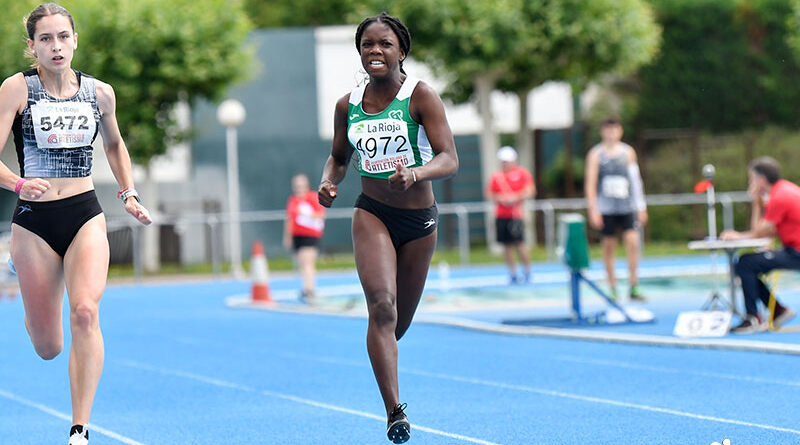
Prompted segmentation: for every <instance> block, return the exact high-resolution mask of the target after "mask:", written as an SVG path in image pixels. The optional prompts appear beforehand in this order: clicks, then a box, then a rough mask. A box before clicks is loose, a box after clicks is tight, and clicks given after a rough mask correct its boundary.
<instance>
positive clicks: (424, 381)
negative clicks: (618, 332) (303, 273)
mask: <svg viewBox="0 0 800 445" xmlns="http://www.w3.org/2000/svg"><path fill="white" fill-rule="evenodd" d="M434 271H435V269H434ZM501 272H502V269H499V268H495V269H493V270H492V273H497V274H499V273H501ZM454 273H456V274H457V270H454ZM465 273H469V274H472V273H473V272H472V271H469V272H465ZM487 273H488V272H487ZM326 280H331V281H336V282H341V281H348V280H349V281H352V280H353V276H352V274H343V275H336V276H334V275H330V276H326V277H323V278H322V279H321V282H322V284H323V285H324V284H325V283H326ZM296 283H297V281H296V280H294V279H290V278H285V279H277V280H273V287H274V288H277V289H280V288H281V287H283V288H287V289H288V288H289V287H291V286H294V285H296ZM533 288H534V290H535V288H536V286H535V285H534V286H533ZM247 292H248V284H247V283H245V282H237V281H216V282H200V283H197V282H195V283H178V284H159V285H144V286H110V287H109V288H108V290H107V292H106V294H105V296H104V299H103V302H102V305H101V326H102V329H103V333H104V337H105V344H106V364H105V370H104V374H103V377H102V379H101V382H100V387H99V389H98V393H97V397H96V402H95V407H94V411H93V416H92V423H93V427H92V429H91V435H92V436H91V437H92V440H91V444H92V445H105V444H109V445H110V444H120V443H125V444H131V445H137V444H144V445H185V444H198V445H201V444H209V445H212V444H213V445H217V444H226V445H229V444H303V445H304V444H347V445H353V444H384V443H389V442H388V441H387V440H386V436H385V425H386V422H385V416H384V413H383V407H382V403H381V400H380V396H379V393H378V390H377V386H376V384H375V382H374V379H373V376H372V371H371V368H370V365H369V360H368V357H367V353H366V347H365V340H364V337H365V332H366V320H364V319H363V318H358V317H336V316H325V315H313V314H295V313H281V312H272V311H258V310H244V309H231V308H228V307H226V306H225V304H224V300H225V298H226V297H227V296H230V295H235V294H242V293H247ZM704 298H705V295H704V294H700V295H697V296H696V305H697V306H699V305H700V304H701V303H702V300H703V299H704ZM565 305H566V299H565ZM684 309H696V307H690V308H684ZM473 312H474V311H473ZM65 315H66V314H65ZM67 319H68V318H67V317H66V316H65V320H67ZM0 326H2V328H0V333H2V334H1V335H0V351H2V355H0V437H2V438H0V443H2V444H14V445H22V444H37V445H38V444H66V442H67V432H68V430H69V427H70V424H71V422H70V417H69V414H70V410H71V408H70V398H69V385H68V381H67V352H64V353H62V355H61V356H59V357H58V358H56V359H55V360H53V361H50V362H45V361H43V360H41V359H39V358H38V357H37V356H36V354H35V353H34V351H33V348H32V346H31V345H30V342H29V340H28V338H27V334H26V333H25V328H24V325H23V310H22V304H21V302H20V301H19V299H17V300H15V301H9V300H7V299H6V300H2V301H0ZM653 326H654V328H653V329H656V330H661V331H666V332H661V333H662V334H666V335H668V331H669V329H664V328H663V327H658V326H657V325H653ZM66 334H67V335H66V336H67V338H66V342H67V346H66V347H65V351H68V344H69V343H68V342H69V336H68V329H66ZM781 335H783V334H760V335H758V336H757V337H758V339H759V340H764V341H767V340H773V337H774V338H775V339H777V337H780V336H781ZM787 335H791V334H787ZM783 338H784V340H782V341H786V340H785V339H786V338H792V337H783ZM794 338H796V337H794ZM799 369H800V356H793V355H780V354H764V353H757V352H735V351H724V350H705V349H681V348H671V347H654V346H633V345H622V344H613V343H602V342H588V341H580V340H559V339H552V338H542V337H521V336H520V337H518V336H510V335H500V334H492V333H484V332H477V331H471V330H466V329H459V328H453V327H446V326H436V325H430V324H425V323H416V324H414V325H412V327H411V329H410V331H409V332H408V334H407V336H406V337H405V338H404V339H403V340H402V341H401V342H400V385H401V386H400V389H401V399H402V401H403V402H407V403H408V408H407V413H408V415H409V419H410V420H411V422H412V424H413V426H412V436H411V441H410V442H409V443H412V444H425V445H435V444H486V445H489V444H503V445H512V444H513V445H531V444H546V445H551V444H581V445H590V444H598V445H600V444H602V445H607V444H648V445H652V444H669V445H674V444H683V445H692V444H697V445H708V444H710V443H711V442H714V441H718V442H721V441H722V440H723V439H725V438H729V439H730V440H731V444H732V445H744V444H797V443H800V409H798V400H800V372H798V370H799Z"/></svg>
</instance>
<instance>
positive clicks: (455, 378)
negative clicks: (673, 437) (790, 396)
mask: <svg viewBox="0 0 800 445" xmlns="http://www.w3.org/2000/svg"><path fill="white" fill-rule="evenodd" d="M282 355H285V356H290V357H294V358H298V359H304V360H312V361H317V362H320V363H330V364H336V365H342V366H351V367H365V366H366V365H364V364H361V363H357V362H355V361H352V360H343V359H337V358H334V357H319V358H317V357H312V356H304V355H301V354H293V353H289V354H282ZM561 357H568V356H561ZM398 372H402V373H406V374H413V375H417V376H421V377H430V378H436V379H442V380H450V381H454V382H460V383H471V384H475V385H482V386H491V387H494V388H501V389H511V390H516V391H524V392H531V393H535V394H541V395H547V396H553V397H561V398H567V399H573V400H580V401H584V402H593V403H602V404H606V405H614V406H620V407H625V408H633V409H639V410H643V411H651V412H657V413H662V414H671V415H674V416H680V417H688V418H691V419H698V420H709V421H712V422H720V423H727V424H732V425H741V426H748V427H753V428H760V429H765V430H770V431H780V432H784V433H792V434H800V430H793V429H790V428H783V427H779V426H772V425H764V424H758V423H752V422H743V421H740V420H735V419H725V418H722V417H714V416H707V415H704V414H694V413H689V412H685V411H678V410H674V409H669V408H659V407H655V406H649V405H642V404H638V403H629V402H621V401H618V400H611V399H603V398H599V397H590V396H582V395H578V394H570V393H565V392H560V391H553V390H549V389H540V388H534V387H531V386H526V385H513V384H509V383H503V382H495V381H491V380H483V379H476V378H470V377H459V376H453V375H449V374H441V373H434V372H427V371H418V370H413V369H406V368H399V369H398ZM707 374H708V375H709V376H713V377H720V376H723V375H722V374H720V375H717V374H715V373H707ZM741 379H742V380H751V379H752V380H756V381H757V380H764V382H765V383H774V381H769V380H766V379H756V378H750V379H748V378H744V377H743V378H741ZM783 384H795V385H797V383H794V382H784V383H783Z"/></svg>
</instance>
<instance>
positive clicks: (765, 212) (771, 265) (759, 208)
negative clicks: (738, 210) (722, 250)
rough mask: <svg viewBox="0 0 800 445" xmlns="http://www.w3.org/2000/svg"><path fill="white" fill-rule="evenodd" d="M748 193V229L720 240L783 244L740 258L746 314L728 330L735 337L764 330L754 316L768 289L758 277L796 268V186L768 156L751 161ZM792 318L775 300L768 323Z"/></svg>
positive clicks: (799, 193)
mask: <svg viewBox="0 0 800 445" xmlns="http://www.w3.org/2000/svg"><path fill="white" fill-rule="evenodd" d="M748 176H749V187H748V192H750V196H751V197H752V200H753V201H752V215H751V217H750V230H749V231H747V232H736V231H734V230H728V231H725V232H723V233H722V235H721V238H722V239H727V240H734V239H740V238H761V237H767V236H777V237H778V239H780V241H781V243H782V244H783V248H782V249H780V250H768V251H765V252H760V253H751V254H746V255H742V256H741V258H739V263H738V264H737V265H736V273H737V274H738V275H739V277H740V278H741V280H742V293H743V294H744V304H745V309H746V311H747V315H746V316H745V319H744V320H742V322H741V324H739V325H738V326H736V327H735V328H733V329H731V331H732V332H735V333H737V334H750V333H753V332H760V331H763V330H765V329H766V326H765V324H764V323H762V320H761V317H759V315H758V303H757V300H758V299H760V300H761V301H762V302H763V303H764V305H765V306H768V305H769V295H770V292H769V289H767V286H766V285H764V282H763V281H761V279H760V278H759V276H760V275H761V274H765V273H767V272H769V271H772V270H775V269H795V270H798V269H800V187H798V186H797V185H795V184H793V183H791V182H789V181H787V180H785V179H781V172H780V168H779V167H778V163H777V162H776V161H775V160H774V159H772V158H770V157H766V156H764V157H761V158H758V159H755V160H753V161H752V162H751V163H750V165H749V167H748ZM794 316H795V311H793V310H792V309H791V308H788V307H785V306H783V305H781V304H780V303H778V302H777V301H776V303H775V318H774V319H773V321H772V323H773V325H774V326H780V325H782V324H783V323H786V322H787V321H789V320H790V319H791V318H792V317H794Z"/></svg>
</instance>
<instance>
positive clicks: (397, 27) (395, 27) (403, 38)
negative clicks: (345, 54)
mask: <svg viewBox="0 0 800 445" xmlns="http://www.w3.org/2000/svg"><path fill="white" fill-rule="evenodd" d="M373 23H383V24H384V25H386V26H388V27H389V28H391V29H392V31H394V33H395V35H397V40H398V41H399V42H400V49H402V50H403V52H404V53H405V55H406V57H408V53H409V51H411V33H410V32H408V28H407V27H406V25H404V24H403V22H401V21H400V19H398V18H397V17H392V16H390V15H389V14H387V13H386V12H382V13H380V14H378V15H376V16H374V17H367V18H365V19H364V21H362V22H361V24H359V25H358V29H356V50H357V51H358V53H359V54H361V36H362V35H364V31H365V30H366V29H367V27H369V25H371V24H373ZM403 60H405V59H403ZM403 60H401V61H400V72H401V73H403V74H406V72H405V71H403Z"/></svg>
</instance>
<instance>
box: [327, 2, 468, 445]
mask: <svg viewBox="0 0 800 445" xmlns="http://www.w3.org/2000/svg"><path fill="white" fill-rule="evenodd" d="M355 40H356V48H357V50H358V52H359V54H360V56H361V65H362V66H363V67H364V70H366V72H367V74H368V75H369V81H368V83H366V84H365V85H363V86H360V87H357V88H356V89H354V90H353V91H352V92H351V93H350V94H348V95H346V96H344V97H342V98H341V99H339V101H338V102H337V103H336V112H335V117H334V127H335V128H334V136H333V146H332V149H331V155H330V157H329V158H328V160H327V162H326V163H325V168H324V171H323V173H322V181H321V183H320V186H319V201H320V203H321V204H322V205H324V206H326V207H330V205H331V203H332V202H333V200H334V199H335V198H336V192H337V185H336V184H338V183H340V182H341V181H342V179H344V176H345V172H346V171H347V165H348V163H349V161H350V157H351V155H352V154H353V153H356V156H357V162H358V170H359V172H360V173H361V189H362V193H361V195H360V196H359V197H358V199H357V200H356V203H355V211H354V212H353V248H354V250H355V259H356V267H357V269H358V276H359V279H360V280H361V286H362V288H363V289H364V294H365V295H366V299H367V307H368V310H369V327H368V328H367V351H368V352H369V358H370V361H371V363H372V369H373V372H374V373H375V379H376V380H377V382H378V387H379V389H380V392H381V396H382V397H383V402H384V405H385V407H386V413H387V416H388V431H387V436H388V437H389V440H391V441H392V442H394V443H403V442H405V441H407V440H408V439H409V435H410V431H411V429H410V424H409V422H408V419H407V418H406V415H405V414H404V412H403V411H404V409H405V406H406V405H405V404H402V405H401V404H400V399H399V390H398V383H397V340H399V339H400V338H401V337H402V336H403V334H404V333H405V332H406V330H407V329H408V327H409V325H410V324H411V319H412V318H413V316H414V312H415V311H416V309H417V304H419V300H420V297H421V295H422V288H423V286H424V284H425V278H426V276H427V274H428V267H429V266H430V262H431V256H432V255H433V250H434V248H435V247H436V230H437V220H438V212H437V208H436V201H435V200H434V197H433V187H432V185H431V180H432V179H439V178H447V177H450V176H453V175H454V174H455V173H456V171H457V170H458V156H457V154H456V147H455V142H454V141H453V134H452V132H451V131H450V126H449V124H448V123H447V118H446V116H445V112H444V105H443V104H442V101H441V99H440V98H439V96H438V94H436V92H435V91H434V90H433V89H432V88H431V87H429V86H428V85H426V84H425V83H423V82H421V81H419V80H417V79H414V78H412V77H410V76H408V75H406V73H405V71H403V60H404V59H405V58H406V57H407V56H408V52H409V50H410V49H411V36H410V35H409V32H408V29H407V28H406V26H405V25H404V24H403V23H402V22H400V20H398V19H397V18H395V17H391V16H389V15H388V14H386V13H382V14H380V15H378V16H375V17H370V18H367V19H365V20H364V21H363V22H361V24H360V25H359V26H358V29H357V31H356V39H355Z"/></svg>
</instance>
